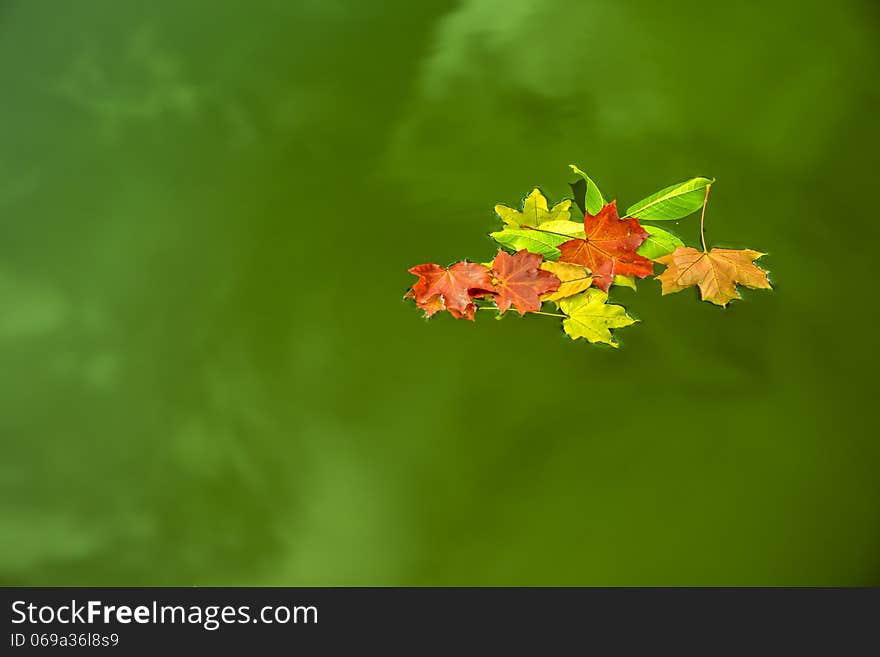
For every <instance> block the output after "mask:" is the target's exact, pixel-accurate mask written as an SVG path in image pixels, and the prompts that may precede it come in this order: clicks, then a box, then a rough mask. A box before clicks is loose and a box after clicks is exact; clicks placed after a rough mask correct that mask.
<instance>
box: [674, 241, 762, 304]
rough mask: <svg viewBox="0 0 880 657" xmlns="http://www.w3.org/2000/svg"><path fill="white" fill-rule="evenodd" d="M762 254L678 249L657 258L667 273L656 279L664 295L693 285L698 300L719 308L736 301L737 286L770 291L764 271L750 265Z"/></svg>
mask: <svg viewBox="0 0 880 657" xmlns="http://www.w3.org/2000/svg"><path fill="white" fill-rule="evenodd" d="M762 255H764V254H763V253H761V252H759V251H752V250H751V249H742V250H736V249H712V250H711V251H709V252H708V253H706V252H705V251H698V250H697V249H692V248H690V247H689V246H680V247H678V248H677V249H675V251H673V252H672V253H670V254H669V255H666V256H662V257H660V258H657V262H659V263H660V264H662V265H666V270H665V271H664V272H663V273H662V274H660V275H659V276H657V278H658V279H660V282H661V283H662V284H663V294H672V293H673V292H679V291H681V290H683V289H685V288H688V287H692V286H694V285H696V286H698V287H699V288H700V298H702V299H703V301H711V302H712V303H714V304H716V305H719V306H726V305H727V304H728V302H730V301H731V300H733V299H738V298H739V293H738V292H737V291H736V284H737V283H739V284H740V285H745V286H746V287H750V288H757V289H770V281H768V280H767V272H765V271H764V270H763V269H761V268H760V267H758V266H756V265H754V264H753V262H752V261H753V260H757V259H758V258H760V257H761V256H762Z"/></svg>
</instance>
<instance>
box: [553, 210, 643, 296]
mask: <svg viewBox="0 0 880 657" xmlns="http://www.w3.org/2000/svg"><path fill="white" fill-rule="evenodd" d="M584 233H585V238H584V239H573V240H570V241H568V242H565V243H563V244H560V245H559V252H560V256H559V260H560V261H562V262H571V263H575V264H578V265H583V266H584V267H587V268H588V269H589V270H590V271H591V272H593V275H594V276H596V279H595V280H594V285H596V286H597V287H599V288H600V289H602V290H605V291H606V292H607V291H608V288H609V287H611V283H612V282H613V280H614V276H615V274H622V275H632V276H639V277H641V278H644V277H645V276H649V275H651V274H652V273H654V263H652V262H651V261H650V260H648V259H647V258H645V257H643V256H640V255H638V253H636V250H637V249H638V248H639V247H640V246H641V245H642V242H644V241H645V239H646V238H647V237H648V233H647V232H645V230H644V229H643V228H642V227H641V226H640V225H639V221H638V219H635V218H630V219H620V218H619V217H618V216H617V206H616V204H615V202H614V201H611V203H609V204H608V205H606V206H604V207H603V208H602V210H601V211H600V212H599V213H598V214H596V215H591V214H590V213H589V212H588V213H587V214H586V216H585V217H584Z"/></svg>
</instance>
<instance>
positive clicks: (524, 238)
mask: <svg viewBox="0 0 880 657" xmlns="http://www.w3.org/2000/svg"><path fill="white" fill-rule="evenodd" d="M489 235H490V236H491V237H492V239H494V240H495V241H496V242H498V243H499V244H500V245H501V246H504V247H506V248H508V249H511V250H513V251H519V250H520V249H525V250H526V251H530V252H531V253H537V254H540V255H542V256H544V258H546V259H547V260H556V259H557V258H558V257H559V256H560V253H559V249H557V248H556V247H557V246H559V245H560V244H562V243H563V242H567V241H568V240H570V239H572V238H574V237H581V238H582V237H583V236H584V225H583V224H581V223H578V222H576V221H565V220H561V221H546V222H544V223H542V224H541V228H540V229H538V230H535V229H533V228H505V229H504V230H499V231H496V232H494V233H489Z"/></svg>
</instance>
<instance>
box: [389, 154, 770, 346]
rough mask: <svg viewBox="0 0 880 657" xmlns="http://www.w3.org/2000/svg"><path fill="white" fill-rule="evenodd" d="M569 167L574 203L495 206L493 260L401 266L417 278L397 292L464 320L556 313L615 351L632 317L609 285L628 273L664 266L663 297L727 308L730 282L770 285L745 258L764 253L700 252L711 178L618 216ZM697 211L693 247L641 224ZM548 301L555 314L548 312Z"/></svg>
mask: <svg viewBox="0 0 880 657" xmlns="http://www.w3.org/2000/svg"><path fill="white" fill-rule="evenodd" d="M571 169H572V170H573V171H574V173H575V174H577V175H578V180H577V182H575V183H572V184H571V188H572V191H573V196H574V199H573V200H572V199H565V200H562V201H560V202H559V203H557V204H556V205H554V206H553V207H552V208H551V207H550V205H549V203H548V202H547V198H546V197H545V196H544V195H543V194H542V193H541V191H540V190H539V189H537V188H536V189H534V190H532V192H531V193H529V195H528V196H526V197H525V199H523V202H522V205H521V209H519V210H517V209H515V208H511V207H508V206H506V205H496V206H495V213H496V214H497V215H498V217H500V218H501V220H502V221H503V222H504V227H503V229H502V230H499V231H496V232H493V233H491V237H492V238H493V239H494V240H495V241H496V242H498V244H499V245H501V247H503V248H501V249H499V250H498V254H497V255H496V256H495V259H494V260H493V261H492V262H488V263H482V264H480V263H475V262H457V263H455V264H453V265H450V266H449V267H441V266H440V265H435V264H424V265H416V266H415V267H412V268H411V269H410V270H409V272H410V273H412V274H415V275H416V276H418V281H416V283H415V284H414V285H413V286H412V288H411V289H410V290H409V291H408V292H407V294H406V297H407V298H411V299H413V300H414V301H415V303H416V305H417V306H418V307H419V308H421V309H422V310H423V311H424V312H425V316H426V317H431V316H432V315H434V314H435V313H437V312H440V311H443V310H445V311H448V312H449V313H450V314H451V315H452V316H453V317H455V318H456V319H470V320H473V319H474V318H475V316H476V312H477V310H481V309H486V310H495V311H496V312H497V314H498V315H499V316H500V315H503V314H504V313H505V312H507V311H508V310H509V309H510V308H511V307H513V308H514V309H515V310H516V311H517V312H518V313H519V314H520V315H525V314H526V313H534V314H539V315H550V316H554V317H561V318H562V327H563V329H564V331H565V332H566V333H567V334H568V335H569V336H570V337H571V338H572V339H577V338H585V339H586V340H588V341H590V342H601V343H605V344H609V345H611V346H614V347H616V346H617V343H616V341H615V339H614V337H613V335H612V333H611V330H612V329H618V328H623V327H625V326H629V325H631V324H634V323H635V322H636V321H637V320H635V319H633V318H631V317H630V316H629V315H627V314H626V310H625V308H624V307H623V306H620V305H617V304H613V303H609V302H608V294H609V290H610V288H611V287H612V286H626V287H631V288H633V289H635V288H636V283H635V279H636V278H645V277H646V276H651V275H652V274H653V273H654V264H655V263H657V264H660V265H663V266H665V267H666V269H665V270H664V271H663V272H662V273H661V274H660V275H659V276H657V278H658V279H659V280H660V282H661V284H662V288H661V289H662V293H663V294H664V295H665V294H671V293H673V292H679V291H680V290H683V289H685V288H688V287H694V286H695V287H698V288H699V290H700V296H701V298H702V299H703V300H704V301H709V302H711V303H714V304H716V305H719V306H726V305H727V303H728V302H729V301H731V300H732V299H736V298H739V293H738V292H737V287H736V286H737V284H739V285H743V286H745V287H749V288H764V289H769V288H770V282H769V281H768V279H767V272H766V271H764V270H763V269H761V268H760V267H758V266H756V265H755V264H754V261H755V260H757V259H758V258H760V257H761V256H762V255H764V254H763V253H760V252H758V251H752V250H750V249H742V250H735V249H720V248H713V249H711V250H709V249H707V248H706V240H705V233H704V219H705V207H706V200H707V199H708V196H709V189H710V187H711V185H712V183H713V182H714V179H708V178H692V179H691V180H687V181H685V182H682V183H678V184H676V185H671V186H669V187H666V188H664V189H661V190H660V191H659V192H657V193H655V194H652V195H651V196H648V197H647V198H645V199H642V200H641V201H639V202H638V203H635V204H633V205H631V206H630V207H628V208H627V209H626V213H625V214H624V215H623V216H622V217H621V216H620V215H619V213H618V210H617V203H616V201H611V202H610V203H609V202H606V200H605V198H604V197H603V196H602V192H601V191H599V188H598V187H597V186H596V183H595V182H593V180H592V179H591V178H590V177H589V176H588V175H587V174H586V173H585V172H583V171H582V170H581V169H579V168H578V167H576V166H575V165H571ZM572 203H574V204H575V205H576V208H577V209H579V210H580V212H581V213H583V217H584V219H583V222H581V221H574V220H572V213H573V212H576V210H575V209H574V208H572ZM701 208H702V210H703V213H702V214H701V217H700V236H701V241H702V250H698V249H695V248H692V247H689V246H686V245H685V244H684V242H683V241H682V240H681V239H680V238H679V237H678V236H677V235H675V234H674V233H672V232H670V231H668V230H665V229H663V228H659V227H657V226H653V225H650V224H642V222H644V221H670V220H677V219H682V218H684V217H687V216H688V215H691V214H693V213H695V212H696V211H697V210H700V209H701ZM504 249H507V250H508V251H511V252H512V253H508V251H505V250H504ZM548 305H549V306H550V307H548ZM553 306H555V310H557V311H559V312H548V311H552V310H554V308H553Z"/></svg>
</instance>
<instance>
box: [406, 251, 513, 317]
mask: <svg viewBox="0 0 880 657" xmlns="http://www.w3.org/2000/svg"><path fill="white" fill-rule="evenodd" d="M409 273H411V274H415V275H416V276H418V277H419V280H418V281H416V283H415V284H414V285H413V286H412V290H410V292H409V293H408V294H407V296H408V297H411V298H413V299H415V301H416V305H418V306H419V308H421V309H422V310H424V311H425V315H426V316H428V317H430V316H431V315H433V314H434V313H436V312H437V311H438V310H442V309H444V308H445V309H446V310H449V312H450V313H451V314H452V315H453V316H454V317H456V318H461V317H464V318H467V319H473V318H474V310H476V307H475V306H474V298H476V297H479V296H484V295H485V294H487V293H488V294H491V293H493V292H494V291H495V288H494V287H493V286H492V279H491V278H489V272H488V271H487V270H486V268H485V267H483V266H482V265H479V264H477V263H475V262H457V263H455V264H454V265H452V266H451V267H441V266H440V265H435V264H424V265H416V266H415V267H412V268H410V269H409Z"/></svg>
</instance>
